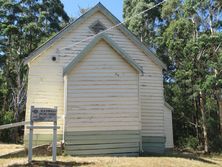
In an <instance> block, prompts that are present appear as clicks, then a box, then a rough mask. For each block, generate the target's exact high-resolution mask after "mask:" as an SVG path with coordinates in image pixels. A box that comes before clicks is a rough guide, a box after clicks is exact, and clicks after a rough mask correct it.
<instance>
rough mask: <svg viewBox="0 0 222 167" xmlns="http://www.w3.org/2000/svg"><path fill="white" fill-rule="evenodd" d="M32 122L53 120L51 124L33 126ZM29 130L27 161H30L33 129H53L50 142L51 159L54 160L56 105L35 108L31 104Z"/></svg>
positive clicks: (56, 127)
mask: <svg viewBox="0 0 222 167" xmlns="http://www.w3.org/2000/svg"><path fill="white" fill-rule="evenodd" d="M34 122H53V126H34ZM27 128H28V129H30V130H29V149H28V162H29V163H30V162H31V161H32V139H33V130H34V129H53V142H52V160H53V162H55V161H56V144H57V129H59V128H60V127H58V126H57V107H54V108H35V107H34V106H31V113H30V126H27Z"/></svg>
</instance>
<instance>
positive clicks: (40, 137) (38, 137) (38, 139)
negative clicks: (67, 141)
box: [24, 134, 62, 147]
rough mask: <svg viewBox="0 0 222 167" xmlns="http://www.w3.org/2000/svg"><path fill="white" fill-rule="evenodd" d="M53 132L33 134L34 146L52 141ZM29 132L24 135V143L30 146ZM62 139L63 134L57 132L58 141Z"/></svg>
mask: <svg viewBox="0 0 222 167" xmlns="http://www.w3.org/2000/svg"><path fill="white" fill-rule="evenodd" d="M52 139H53V135H52V134H33V140H32V141H33V143H32V144H33V146H38V145H43V144H49V143H52ZM28 140H29V134H25V135H24V145H25V147H28V143H29V142H28ZM60 140H62V134H57V141H60Z"/></svg>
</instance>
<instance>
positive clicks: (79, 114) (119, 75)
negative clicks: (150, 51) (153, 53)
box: [65, 40, 140, 155]
mask: <svg viewBox="0 0 222 167" xmlns="http://www.w3.org/2000/svg"><path fill="white" fill-rule="evenodd" d="M138 75H139V74H138V72H137V71H136V70H135V69H134V68H132V67H131V66H130V65H129V64H128V63H127V62H126V60H124V59H123V58H122V57H121V56H120V55H119V54H118V53H117V52H115V51H114V50H113V48H111V46H109V44H108V43H107V42H105V41H104V40H101V41H100V42H99V43H98V44H97V45H96V46H95V47H94V48H93V49H92V50H91V51H90V52H89V53H87V55H86V56H85V57H83V58H82V60H81V61H80V62H79V63H78V64H77V65H76V66H74V67H73V69H72V70H71V71H70V72H69V73H68V74H67V112H66V117H65V120H66V123H65V149H66V151H67V153H69V154H71V155H86V154H112V153H115V154H122V153H124V154H127V153H130V154H131V153H137V154H138V153H139V142H140V136H139V130H140V121H139V97H138V82H139V80H138Z"/></svg>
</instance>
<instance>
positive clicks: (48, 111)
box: [31, 108, 57, 122]
mask: <svg viewBox="0 0 222 167" xmlns="http://www.w3.org/2000/svg"><path fill="white" fill-rule="evenodd" d="M56 120H57V109H56V108H32V109H31V121H34V122H53V121H56Z"/></svg>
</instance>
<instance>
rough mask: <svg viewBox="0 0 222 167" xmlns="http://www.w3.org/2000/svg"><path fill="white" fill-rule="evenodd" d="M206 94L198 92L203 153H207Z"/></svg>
mask: <svg viewBox="0 0 222 167" xmlns="http://www.w3.org/2000/svg"><path fill="white" fill-rule="evenodd" d="M205 104H206V96H205V94H204V93H202V92H200V111H201V115H202V128H203V137H204V153H209V148H208V144H209V141H208V133H207V121H206V109H205Z"/></svg>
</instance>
